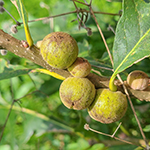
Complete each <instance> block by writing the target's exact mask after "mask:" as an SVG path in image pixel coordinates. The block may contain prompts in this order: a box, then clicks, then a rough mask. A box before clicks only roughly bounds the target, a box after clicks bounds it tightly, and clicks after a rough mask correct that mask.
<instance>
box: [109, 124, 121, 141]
mask: <svg viewBox="0 0 150 150" xmlns="http://www.w3.org/2000/svg"><path fill="white" fill-rule="evenodd" d="M121 124H122V122H120V123H119V125H118V127H117V128H116V130H115V131H114V133H113V134H112V135H111V137H112V138H113V137H114V136H115V134H116V132H117V131H118V129H119V128H120V126H121Z"/></svg>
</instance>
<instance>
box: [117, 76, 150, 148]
mask: <svg viewBox="0 0 150 150" xmlns="http://www.w3.org/2000/svg"><path fill="white" fill-rule="evenodd" d="M117 77H118V79H119V80H120V82H121V83H122V85H123V88H124V91H125V94H126V95H127V98H128V100H129V103H130V106H131V109H132V111H133V114H134V116H135V119H136V121H137V124H138V127H139V129H140V132H141V135H142V137H143V139H144V141H145V144H146V146H147V150H149V149H150V147H149V144H148V141H147V139H146V136H145V134H144V132H143V129H142V126H141V124H140V121H139V119H138V117H137V115H136V112H135V109H134V106H133V103H132V101H131V98H130V95H129V92H128V90H127V88H126V86H125V85H124V83H123V81H122V79H121V77H120V75H119V74H118V75H117Z"/></svg>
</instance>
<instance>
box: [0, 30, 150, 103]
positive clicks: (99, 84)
mask: <svg viewBox="0 0 150 150" xmlns="http://www.w3.org/2000/svg"><path fill="white" fill-rule="evenodd" d="M0 49H7V50H8V51H10V52H12V53H14V54H15V55H17V56H19V57H22V58H26V59H28V60H31V61H32V62H34V63H35V64H38V65H40V66H41V67H43V68H46V69H47V70H49V71H51V72H55V73H57V74H59V75H61V76H63V77H65V78H67V77H69V76H71V74H70V73H69V72H68V71H67V70H62V69H56V68H52V67H51V66H50V65H48V64H47V63H46V62H45V61H44V60H43V58H42V56H41V55H40V50H39V48H37V47H36V46H34V45H33V46H32V47H31V48H30V49H26V48H24V47H23V45H22V43H21V41H20V40H18V39H16V38H14V37H12V36H11V35H9V34H7V33H5V32H4V31H3V30H1V29H0ZM87 78H88V79H89V80H90V81H91V82H92V83H93V84H94V85H95V87H96V88H109V78H106V77H102V76H98V75H96V74H94V73H90V74H89V75H88V76H87ZM115 84H116V85H117V86H118V90H120V91H122V92H124V90H123V87H122V84H121V83H120V82H119V81H118V80H115ZM128 91H129V94H130V95H131V96H133V97H136V98H138V99H139V100H146V101H150V88H147V89H146V90H144V91H135V90H133V89H130V88H128Z"/></svg>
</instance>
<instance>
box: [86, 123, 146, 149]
mask: <svg viewBox="0 0 150 150" xmlns="http://www.w3.org/2000/svg"><path fill="white" fill-rule="evenodd" d="M84 129H86V130H90V131H92V132H95V133H98V134H101V135H104V136H108V137H110V138H113V139H115V140H119V141H121V142H124V143H127V144H130V145H136V146H140V147H142V148H144V147H143V146H141V145H137V144H135V143H132V142H129V141H126V140H123V139H120V138H118V137H116V136H112V135H110V134H107V133H103V132H99V131H97V130H94V129H92V128H90V126H89V124H85V125H84Z"/></svg>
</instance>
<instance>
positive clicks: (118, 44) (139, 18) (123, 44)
mask: <svg viewBox="0 0 150 150" xmlns="http://www.w3.org/2000/svg"><path fill="white" fill-rule="evenodd" d="M149 8H150V4H149V3H146V2H144V1H143V0H132V1H131V0H124V2H123V15H122V17H121V19H120V21H119V23H118V25H117V29H116V37H115V41H114V46H113V59H114V70H115V72H114V75H116V74H118V73H120V72H122V71H123V70H125V69H126V68H128V67H130V66H131V65H133V64H134V63H137V62H139V61H141V60H142V59H144V58H145V57H148V56H149V55H150V48H149V47H150V29H149V27H150V9H149Z"/></svg>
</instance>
